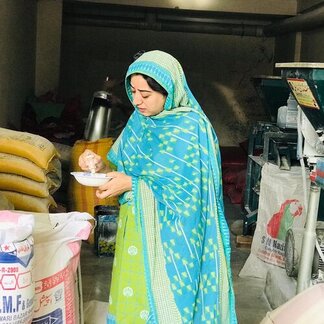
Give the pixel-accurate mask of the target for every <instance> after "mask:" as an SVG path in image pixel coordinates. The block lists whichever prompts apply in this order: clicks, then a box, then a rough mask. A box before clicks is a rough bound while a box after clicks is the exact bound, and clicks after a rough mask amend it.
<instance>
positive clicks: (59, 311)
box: [32, 212, 93, 324]
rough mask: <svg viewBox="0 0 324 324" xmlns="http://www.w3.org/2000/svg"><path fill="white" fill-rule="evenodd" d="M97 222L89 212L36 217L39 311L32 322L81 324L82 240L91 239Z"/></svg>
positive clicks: (36, 288)
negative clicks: (79, 272) (79, 275)
mask: <svg viewBox="0 0 324 324" xmlns="http://www.w3.org/2000/svg"><path fill="white" fill-rule="evenodd" d="M90 219H93V218H92V216H90V215H89V214H87V213H78V212H72V213H62V214H48V215H47V217H46V214H43V215H42V216H40V217H38V218H36V226H35V231H34V233H33V235H34V240H35V271H34V278H35V293H36V295H35V308H34V319H33V322H32V323H35V324H36V323H37V324H39V323H54V322H55V323H64V324H75V323H78V322H79V313H80V309H79V306H80V305H79V304H78V300H79V297H80V296H77V295H76V289H75V287H76V281H77V267H78V265H79V258H80V247H81V241H82V240H86V239H88V237H89V234H90V231H91V224H90V222H88V221H87V220H90Z"/></svg>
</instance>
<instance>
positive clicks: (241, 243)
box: [236, 235, 253, 248]
mask: <svg viewBox="0 0 324 324" xmlns="http://www.w3.org/2000/svg"><path fill="white" fill-rule="evenodd" d="M252 239H253V236H250V235H238V236H236V247H242V248H251V245H252Z"/></svg>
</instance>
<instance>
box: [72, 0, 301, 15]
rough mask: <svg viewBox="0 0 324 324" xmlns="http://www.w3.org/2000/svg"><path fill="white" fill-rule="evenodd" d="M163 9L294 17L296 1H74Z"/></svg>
mask: <svg viewBox="0 0 324 324" xmlns="http://www.w3.org/2000/svg"><path fill="white" fill-rule="evenodd" d="M76 1H80V2H88V3H105V4H115V5H128V6H139V7H150V8H163V9H181V10H200V11H213V12H220V13H221V12H224V13H238V14H260V15H275V16H295V15H296V14H297V0H285V1H283V0H155V1H153V0H76Z"/></svg>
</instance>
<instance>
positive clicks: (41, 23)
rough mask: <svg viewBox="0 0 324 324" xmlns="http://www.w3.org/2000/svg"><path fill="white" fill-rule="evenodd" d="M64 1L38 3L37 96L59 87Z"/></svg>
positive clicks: (44, 0)
mask: <svg viewBox="0 0 324 324" xmlns="http://www.w3.org/2000/svg"><path fill="white" fill-rule="evenodd" d="M61 27H62V0H54V1H53V0H41V1H38V2H37V41H36V71H35V73H36V75H35V94H36V96H39V95H42V94H44V93H46V92H47V91H48V90H55V89H57V88H58V86H59V78H60V76H59V72H60V55H61V53H60V51H61Z"/></svg>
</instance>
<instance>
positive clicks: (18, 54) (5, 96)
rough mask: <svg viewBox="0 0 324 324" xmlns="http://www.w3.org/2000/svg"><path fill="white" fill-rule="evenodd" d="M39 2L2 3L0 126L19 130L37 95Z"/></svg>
mask: <svg viewBox="0 0 324 324" xmlns="http://www.w3.org/2000/svg"><path fill="white" fill-rule="evenodd" d="M36 9H37V4H36V1H34V0H30V1H19V0H18V1H17V0H3V1H0V53H1V54H0V126H1V127H19V124H20V116H21V112H22V109H23V107H24V103H25V101H26V98H27V97H28V96H30V95H33V94H34V83H35V42H36V12H37V10H36Z"/></svg>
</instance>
